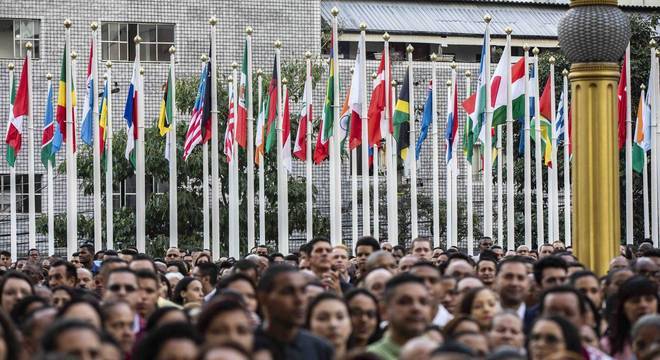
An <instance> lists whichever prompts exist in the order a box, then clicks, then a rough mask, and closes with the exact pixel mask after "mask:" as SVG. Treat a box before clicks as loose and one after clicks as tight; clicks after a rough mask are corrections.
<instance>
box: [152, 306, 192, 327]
mask: <svg viewBox="0 0 660 360" xmlns="http://www.w3.org/2000/svg"><path fill="white" fill-rule="evenodd" d="M181 322H183V323H190V318H189V317H188V313H186V312H184V311H183V310H181V309H179V308H175V307H171V306H167V307H161V308H158V309H156V311H154V313H153V314H151V316H149V318H148V319H147V327H146V330H147V332H151V331H152V330H154V329H156V328H160V327H162V326H163V325H166V324H172V323H181Z"/></svg>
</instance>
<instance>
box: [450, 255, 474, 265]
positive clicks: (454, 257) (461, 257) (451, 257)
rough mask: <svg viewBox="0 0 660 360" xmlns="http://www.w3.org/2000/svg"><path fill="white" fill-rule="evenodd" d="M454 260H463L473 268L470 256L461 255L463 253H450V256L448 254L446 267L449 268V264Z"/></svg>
mask: <svg viewBox="0 0 660 360" xmlns="http://www.w3.org/2000/svg"><path fill="white" fill-rule="evenodd" d="M455 259H461V260H465V261H467V263H468V264H470V265H472V266H474V260H473V259H472V258H471V257H470V256H468V255H467V254H463V253H460V252H452V253H451V254H449V255H448V256H447V261H446V262H445V264H447V266H449V264H450V263H451V262H452V261H453V260H455Z"/></svg>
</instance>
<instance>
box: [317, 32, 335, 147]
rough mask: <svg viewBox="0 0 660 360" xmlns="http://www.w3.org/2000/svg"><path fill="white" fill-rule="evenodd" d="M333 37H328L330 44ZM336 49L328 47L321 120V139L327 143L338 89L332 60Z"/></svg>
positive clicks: (331, 129) (330, 135)
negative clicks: (326, 80) (328, 61)
mask: <svg viewBox="0 0 660 360" xmlns="http://www.w3.org/2000/svg"><path fill="white" fill-rule="evenodd" d="M334 43H335V42H334V39H333V37H332V36H331V37H330V44H334ZM335 51H336V49H334V48H333V47H330V66H329V68H328V82H327V86H326V91H325V102H324V104H323V117H322V121H321V140H322V141H323V143H327V142H328V140H330V137H332V131H333V126H332V124H333V122H334V113H333V108H334V106H335V103H334V99H335V91H339V89H335V66H336V65H337V64H335V60H334V53H335Z"/></svg>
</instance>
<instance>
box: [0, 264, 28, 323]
mask: <svg viewBox="0 0 660 360" xmlns="http://www.w3.org/2000/svg"><path fill="white" fill-rule="evenodd" d="M30 295H34V287H33V286H32V283H30V278H28V277H27V275H25V274H23V273H22V272H19V271H15V270H10V271H7V272H6V273H5V274H4V275H2V277H1V278H0V307H1V308H2V310H4V311H5V313H7V314H9V313H11V310H12V309H13V308H14V305H15V304H16V303H17V302H19V301H20V300H21V299H22V298H24V297H27V296H30Z"/></svg>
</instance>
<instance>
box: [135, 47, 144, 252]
mask: <svg viewBox="0 0 660 360" xmlns="http://www.w3.org/2000/svg"><path fill="white" fill-rule="evenodd" d="M136 44H137V47H138V48H139V42H136ZM135 54H136V55H135V56H136V57H137V56H138V55H139V52H137V51H136V52H135ZM139 84H140V90H139V94H140V95H139V96H138V123H137V125H138V127H137V130H138V138H137V141H136V144H135V153H136V168H137V170H136V186H135V189H136V191H137V194H136V195H137V206H136V207H137V216H136V225H137V226H136V232H137V239H136V241H135V243H136V244H137V248H138V251H140V252H144V251H145V247H146V240H147V239H146V193H145V191H146V189H145V163H144V155H145V154H144V153H145V151H144V119H145V117H144V95H145V94H144V68H142V67H140V81H139Z"/></svg>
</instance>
